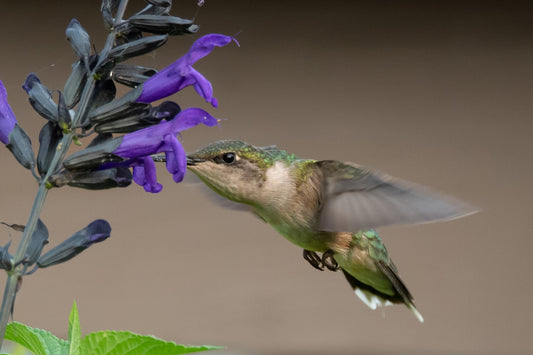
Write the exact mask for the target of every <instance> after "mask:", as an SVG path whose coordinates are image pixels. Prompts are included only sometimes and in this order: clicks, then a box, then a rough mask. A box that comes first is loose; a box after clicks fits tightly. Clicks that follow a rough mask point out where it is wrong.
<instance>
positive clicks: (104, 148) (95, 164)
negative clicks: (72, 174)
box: [63, 137, 126, 172]
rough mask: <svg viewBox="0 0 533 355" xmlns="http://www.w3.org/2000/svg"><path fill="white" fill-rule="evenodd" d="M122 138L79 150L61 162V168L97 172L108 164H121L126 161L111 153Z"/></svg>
mask: <svg viewBox="0 0 533 355" xmlns="http://www.w3.org/2000/svg"><path fill="white" fill-rule="evenodd" d="M122 139H123V137H118V138H115V139H111V140H106V141H105V142H102V143H98V144H95V145H93V146H89V147H87V148H85V149H83V150H80V151H78V152H76V153H74V154H72V155H70V156H69V157H67V158H66V159H65V161H63V166H64V167H65V168H66V169H68V170H71V171H80V172H81V171H91V170H97V169H98V168H99V167H100V166H101V165H103V164H105V163H110V162H118V163H120V162H123V161H125V160H126V159H124V158H122V157H120V156H117V155H115V154H113V151H114V150H115V149H117V147H118V146H119V145H120V143H122Z"/></svg>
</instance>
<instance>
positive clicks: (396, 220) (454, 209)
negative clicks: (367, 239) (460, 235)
mask: <svg viewBox="0 0 533 355" xmlns="http://www.w3.org/2000/svg"><path fill="white" fill-rule="evenodd" d="M317 166H319V167H320V169H321V171H322V173H323V174H324V178H325V184H326V186H325V187H326V194H325V199H324V201H323V205H322V208H321V211H320V215H319V219H318V227H319V229H320V230H325V231H343V232H357V231H359V230H361V229H363V228H375V227H379V226H386V225H392V224H415V223H427V222H432V221H437V220H449V219H454V218H459V217H462V216H465V215H468V214H472V213H475V212H476V210H475V209H474V208H472V207H471V206H469V205H468V204H466V203H464V202H461V201H459V200H455V199H452V198H450V197H447V196H444V195H441V194H438V193H435V192H432V191H430V190H428V189H427V188H425V187H422V186H419V185H416V184H414V183H410V182H407V181H402V180H400V179H396V178H393V177H391V176H388V175H386V174H383V173H379V172H372V171H369V170H367V169H364V168H363V167H361V166H358V165H355V164H347V163H341V162H337V161H332V160H326V161H319V162H317Z"/></svg>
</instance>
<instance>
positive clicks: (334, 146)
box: [0, 0, 533, 354]
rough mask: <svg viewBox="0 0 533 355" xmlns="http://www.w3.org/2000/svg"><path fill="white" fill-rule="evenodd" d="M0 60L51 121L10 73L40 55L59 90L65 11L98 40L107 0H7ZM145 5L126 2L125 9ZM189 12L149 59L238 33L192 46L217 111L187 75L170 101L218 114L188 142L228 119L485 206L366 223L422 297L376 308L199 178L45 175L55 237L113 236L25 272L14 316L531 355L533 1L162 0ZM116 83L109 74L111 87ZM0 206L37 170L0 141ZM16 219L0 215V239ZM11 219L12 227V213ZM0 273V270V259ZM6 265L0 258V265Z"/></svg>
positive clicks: (241, 341) (286, 345) (219, 135)
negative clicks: (90, 230) (200, 3)
mask: <svg viewBox="0 0 533 355" xmlns="http://www.w3.org/2000/svg"><path fill="white" fill-rule="evenodd" d="M2 5H3V6H2V11H1V12H0V24H1V25H0V26H1V31H0V43H1V44H2V56H1V57H0V64H1V65H0V78H1V79H2V81H3V82H4V84H5V86H6V87H7V90H8V93H9V102H10V104H11V106H12V108H13V110H14V112H15V114H16V115H17V118H18V120H19V123H20V124H21V126H23V127H24V129H25V130H26V131H27V132H28V133H29V134H30V136H31V137H32V139H33V141H34V142H37V141H38V133H39V129H40V127H41V126H42V125H43V124H44V120H43V119H41V118H40V117H38V116H37V114H36V113H34V112H33V110H32V109H31V107H30V105H29V104H28V102H27V96H26V94H25V93H24V91H23V90H22V89H21V85H22V83H23V82H24V79H25V77H26V75H27V74H28V73H30V72H35V73H36V74H37V75H38V76H39V78H40V79H41V80H42V82H43V83H44V84H45V85H46V86H48V87H49V88H51V89H61V88H62V87H63V85H64V82H65V80H66V78H67V77H68V75H69V73H70V65H71V63H72V62H73V61H74V60H75V56H74V53H73V52H72V50H71V48H70V45H69V43H68V42H67V41H66V39H65V35H64V30H65V28H66V26H67V25H68V23H69V21H70V19H71V18H73V17H76V18H78V19H79V20H80V22H81V24H82V25H83V26H84V28H85V29H86V30H87V31H88V32H89V33H90V35H91V40H92V42H93V43H94V45H95V47H96V48H97V49H98V50H99V49H101V48H102V47H103V43H104V40H105V36H106V32H105V30H104V27H103V23H102V20H101V17H100V13H99V8H100V1H96V0H93V1H59V0H48V1H24V2H22V1H21V2H17V1H9V2H8V1H4V2H3V3H2ZM141 6H143V3H142V1H131V2H130V7H129V13H130V14H131V13H133V11H134V10H138V9H140V8H141ZM172 14H173V15H176V16H180V17H185V18H192V17H196V22H197V23H198V24H199V25H200V26H201V27H200V32H199V33H198V34H197V35H194V36H186V37H174V38H171V39H170V40H169V41H168V43H167V45H166V46H164V47H163V48H161V49H159V50H157V51H156V52H154V53H153V54H151V55H148V56H146V57H145V58H144V59H143V60H142V61H138V63H142V64H144V65H147V66H152V67H156V68H163V67H164V66H166V65H168V64H170V63H171V62H173V61H174V60H176V59H177V58H178V57H180V56H181V55H183V54H184V53H186V51H187V50H188V48H189V46H190V45H191V44H192V42H193V41H194V40H195V39H196V38H198V37H199V36H200V35H202V34H207V33H211V32H218V33H224V34H229V35H237V39H238V40H239V42H240V45H241V46H240V48H239V47H237V46H235V45H229V46H226V47H224V48H217V49H215V50H214V51H213V53H212V54H211V55H209V56H208V57H206V58H204V59H202V60H201V61H200V62H199V63H197V65H196V66H195V67H196V68H197V69H198V70H199V71H200V72H202V73H203V74H204V75H205V76H206V77H207V78H208V79H209V80H210V81H211V82H212V83H213V85H214V91H215V96H216V97H217V98H218V101H219V103H220V105H219V108H218V109H213V108H210V107H208V106H207V105H206V104H205V103H204V102H203V101H202V100H201V99H200V98H199V97H198V96H197V95H196V93H195V92H194V91H193V90H192V89H191V88H189V89H187V90H184V91H183V92H181V93H179V94H177V95H176V96H175V97H173V99H175V100H176V101H177V102H178V103H180V105H181V106H182V107H190V106H198V107H202V108H205V109H208V110H209V111H210V112H211V113H212V114H213V115H214V116H216V117H221V118H226V119H227V120H225V121H224V122H222V125H221V128H207V127H198V128H195V129H192V130H190V131H187V132H184V133H183V144H184V146H185V148H186V149H187V150H188V151H192V150H194V149H197V148H199V147H200V146H202V145H204V144H207V143H208V142H211V141H214V140H219V139H226V138H236V139H241V140H246V141H248V142H250V143H253V144H256V145H270V144H277V145H278V146H280V147H282V148H284V149H287V150H288V151H289V152H292V153H295V154H296V155H298V156H300V157H303V158H315V159H337V160H344V161H352V162H357V163H360V164H363V165H367V166H371V167H373V168H376V169H379V170H382V171H384V172H387V173H389V174H392V175H395V176H398V177H401V178H404V179H408V180H412V181H415V182H418V183H421V184H425V185H428V186H431V187H433V188H436V189H438V190H440V191H442V192H445V193H448V194H450V195H453V196H455V197H458V198H460V199H463V200H465V201H468V202H470V203H471V204H473V205H475V206H478V207H479V208H480V209H481V213H478V214H476V215H474V216H470V217H468V218H464V219H460V220H456V221H452V222H448V223H435V224H427V225H421V226H409V227H405V226H398V227H388V228H382V229H381V230H380V233H381V235H382V237H383V239H384V241H385V243H386V245H387V247H388V249H389V252H390V254H391V255H392V257H393V259H394V261H395V263H396V265H397V266H398V268H399V270H400V273H401V275H402V277H403V279H404V281H405V282H406V284H407V286H408V287H409V289H410V291H411V292H412V293H413V295H414V297H415V300H416V304H417V306H418V309H419V310H420V311H421V313H422V314H423V315H424V317H425V320H426V321H425V323H423V324H420V323H418V321H417V320H416V318H415V317H414V316H413V315H412V314H411V313H410V312H409V311H408V310H407V309H406V308H405V307H402V306H397V307H389V308H387V309H385V310H383V311H371V310H370V309H368V308H367V307H366V306H365V305H364V304H363V303H362V302H360V301H359V299H357V298H356V297H355V296H354V295H353V292H352V291H351V290H350V287H349V286H348V284H347V283H346V281H345V280H344V278H343V276H342V274H340V273H332V272H319V271H317V270H315V269H313V268H311V267H310V266H309V264H308V263H307V262H305V261H304V260H303V258H302V256H301V250H300V249H299V248H298V247H296V246H294V245H292V244H291V243H289V242H288V241H286V240H285V239H284V238H282V237H281V236H280V235H278V234H277V233H276V232H275V231H274V230H273V229H272V228H270V227H269V226H268V225H265V224H264V223H263V222H261V221H260V220H258V219H257V218H255V217H254V216H252V215H248V214H245V213H242V212H236V211H231V210H225V209H222V208H220V207H218V206H217V205H215V204H213V203H212V201H211V200H210V199H209V198H206V197H205V194H203V193H202V192H201V191H199V189H198V188H197V186H196V185H195V184H185V183H183V184H175V183H174V182H173V181H172V179H171V176H170V175H169V174H168V173H167V172H166V171H165V170H164V167H161V169H160V170H159V179H160V182H162V183H163V185H164V189H163V191H162V192H161V193H159V194H149V193H146V192H144V190H143V189H142V188H141V187H139V186H137V185H132V186H131V187H129V188H127V189H115V190H109V191H97V192H90V191H85V190H77V189H74V188H69V187H65V188H63V189H58V190H57V191H52V192H51V193H50V194H49V197H48V200H47V205H46V207H45V210H44V214H43V216H42V218H43V220H44V221H45V222H46V224H47V226H48V229H49V231H50V235H51V236H50V242H51V244H50V246H53V245H55V244H57V243H59V242H60V241H62V240H63V239H65V238H66V237H68V236H70V235H71V234H73V233H74V232H75V231H77V230H79V229H81V228H82V227H84V226H86V225H87V224H88V223H89V222H90V221H92V220H94V219H97V218H106V219H108V220H109V222H110V223H111V225H112V227H113V234H112V237H111V238H110V239H109V240H107V241H106V242H105V243H102V244H98V245H96V246H94V247H92V248H91V249H90V250H88V251H86V252H85V253H83V254H81V255H80V256H79V257H77V258H75V259H73V260H72V261H70V262H68V263H65V264H61V265H59V266H55V267H53V268H49V269H44V270H40V271H39V272H37V273H36V274H34V275H32V276H28V277H26V278H25V279H24V284H23V287H22V290H21V292H20V293H19V294H18V296H17V303H16V307H15V313H14V319H15V320H17V321H20V322H23V323H26V324H29V325H31V326H33V327H38V328H45V329H47V330H50V331H52V332H53V333H55V334H56V335H58V336H60V337H63V338H66V337H67V324H68V314H69V310H70V307H71V305H72V302H73V301H74V300H76V302H77V303H78V309H79V312H80V317H81V325H82V331H83V333H89V332H92V331H96V330H102V329H116V330H131V331H134V332H138V333H146V334H153V335H156V336H157V337H160V338H163V339H166V340H172V341H175V342H178V343H190V344H213V345H223V346H226V347H227V350H226V351H225V352H223V353H224V354H504V353H505V354H525V353H530V352H531V351H533V344H532V339H533V310H532V306H531V303H530V302H531V295H532V293H533V284H532V279H531V275H530V271H531V269H532V267H533V262H532V261H531V257H530V253H531V251H532V248H533V238H532V237H531V229H532V227H533V222H532V221H533V212H532V211H533V192H532V191H533V189H532V188H531V182H532V181H533V144H532V142H531V141H532V131H533V123H532V122H533V100H532V97H533V6H532V4H528V3H527V2H520V1H508V2H503V1H497V2H492V1H440V2H438V1H437V2H425V1H419V2H414V1H402V2H395V1H252V0H248V1H245V0H241V1H237V0H232V1H213V0H211V1H209V0H207V1H206V5H205V6H204V7H202V8H200V9H199V11H198V8H197V7H196V4H195V2H194V1H185V0H182V1H175V2H174V6H173V11H172ZM125 91H126V90H123V92H125ZM35 146H36V144H35ZM0 150H1V154H0V164H1V166H2V184H1V185H0V196H1V203H0V220H2V221H6V222H8V223H20V224H25V223H26V220H27V218H28V215H29V210H30V207H31V204H32V202H33V198H34V195H35V193H36V190H37V188H36V184H35V183H34V180H33V178H32V177H31V175H30V174H29V173H28V171H26V170H24V169H23V168H21V167H20V166H19V165H18V164H17V163H16V162H15V160H14V159H13V158H12V156H11V154H10V153H9V152H8V151H7V150H6V149H5V148H1V149H0ZM10 233H12V232H10V230H9V229H7V228H5V227H1V236H2V237H1V239H0V242H1V243H2V244H5V243H6V242H7V241H8V240H9V236H10ZM12 234H13V237H14V238H17V237H18V236H15V234H14V233H12ZM2 276H3V275H2ZM4 280H5V277H3V278H0V281H1V282H2V284H3V282H4Z"/></svg>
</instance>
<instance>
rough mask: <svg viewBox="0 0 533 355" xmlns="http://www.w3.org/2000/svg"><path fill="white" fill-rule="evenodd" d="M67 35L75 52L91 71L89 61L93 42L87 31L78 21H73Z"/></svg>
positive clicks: (66, 32)
mask: <svg viewBox="0 0 533 355" xmlns="http://www.w3.org/2000/svg"><path fill="white" fill-rule="evenodd" d="M65 34H66V35H67V39H68V41H69V42H70V45H71V46H72V49H74V52H76V54H77V55H78V56H79V57H80V58H81V59H82V60H83V62H84V63H85V67H86V68H87V69H89V66H88V63H87V59H88V58H89V56H90V55H91V40H90V39H89V34H88V33H87V31H85V29H84V28H83V27H82V26H81V24H80V22H79V21H78V20H77V19H72V20H71V21H70V23H69V25H68V27H67V29H66V31H65Z"/></svg>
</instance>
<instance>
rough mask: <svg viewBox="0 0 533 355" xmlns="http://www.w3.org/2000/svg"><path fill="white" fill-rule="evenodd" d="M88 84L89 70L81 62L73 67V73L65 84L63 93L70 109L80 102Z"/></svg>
mask: <svg viewBox="0 0 533 355" xmlns="http://www.w3.org/2000/svg"><path fill="white" fill-rule="evenodd" d="M86 82H87V69H86V68H85V66H84V65H82V64H81V62H80V61H77V62H76V63H74V64H73V65H72V73H71V74H70V76H69V77H68V79H67V82H66V83H65V87H64V88H63V93H64V95H65V103H66V104H67V107H68V108H73V107H74V106H76V104H77V103H78V101H80V96H81V92H82V91H83V88H84V86H85V83H86Z"/></svg>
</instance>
